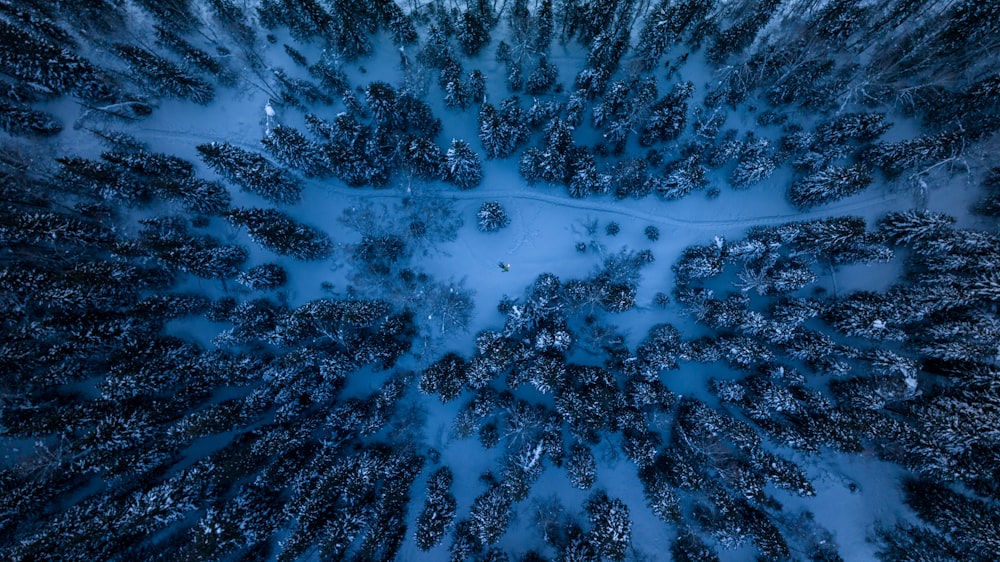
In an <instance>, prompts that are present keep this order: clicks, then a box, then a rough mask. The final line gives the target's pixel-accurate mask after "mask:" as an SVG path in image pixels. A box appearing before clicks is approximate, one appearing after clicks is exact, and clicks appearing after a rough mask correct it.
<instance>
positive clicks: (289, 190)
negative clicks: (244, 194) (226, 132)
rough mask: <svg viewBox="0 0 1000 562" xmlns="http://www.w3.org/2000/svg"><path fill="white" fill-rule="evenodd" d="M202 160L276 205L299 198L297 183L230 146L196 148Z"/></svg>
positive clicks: (254, 155) (261, 159) (257, 156)
mask: <svg viewBox="0 0 1000 562" xmlns="http://www.w3.org/2000/svg"><path fill="white" fill-rule="evenodd" d="M196 148H197V149H198V153H199V154H200V156H201V158H202V160H204V161H205V163H206V164H208V165H209V166H210V167H211V168H212V169H213V170H215V171H216V172H218V173H219V175H221V176H222V177H224V178H226V179H227V180H229V181H231V182H233V183H235V184H236V185H238V186H240V187H241V188H243V189H245V190H247V191H249V192H251V193H256V194H257V195H260V196H261V197H264V198H265V199H267V200H269V201H273V202H275V203H295V202H297V201H298V200H299V198H300V197H301V191H302V188H301V186H300V185H299V182H298V180H296V179H295V178H294V177H292V176H290V175H288V173H287V172H285V171H284V170H282V169H281V168H278V167H277V166H275V165H274V164H272V163H271V162H269V161H268V160H267V159H266V158H264V157H263V156H261V155H260V154H257V153H255V152H249V151H247V150H243V149H242V148H239V147H236V146H233V145H231V144H229V143H216V142H212V143H208V144H200V145H198V146H197V147H196Z"/></svg>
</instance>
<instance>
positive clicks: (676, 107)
mask: <svg viewBox="0 0 1000 562" xmlns="http://www.w3.org/2000/svg"><path fill="white" fill-rule="evenodd" d="M693 92H694V84H692V83H691V82H683V83H678V84H675V85H674V87H673V89H672V90H671V92H670V93H669V94H668V95H666V96H664V97H662V98H660V99H659V100H657V101H656V103H654V104H653V105H652V106H651V107H650V110H651V112H650V115H649V117H648V118H647V120H646V122H645V124H644V125H643V126H642V130H641V131H640V132H639V144H640V145H641V146H652V145H653V144H655V143H658V142H662V141H670V140H674V139H676V138H677V137H679V136H680V134H681V132H682V131H683V130H684V127H685V125H686V124H687V110H688V104H687V100H688V99H690V97H691V94H692V93H693Z"/></svg>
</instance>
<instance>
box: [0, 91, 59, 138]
mask: <svg viewBox="0 0 1000 562" xmlns="http://www.w3.org/2000/svg"><path fill="white" fill-rule="evenodd" d="M0 130H3V131H6V132H8V133H10V134H12V135H38V136H43V137H48V136H52V135H55V134H57V133H58V132H59V131H62V123H60V122H59V121H58V120H57V119H56V118H55V117H54V116H52V115H50V114H48V113H45V112H44V111H38V110H36V109H32V108H30V107H28V106H25V105H21V104H18V103H12V102H10V101H7V100H3V99H0Z"/></svg>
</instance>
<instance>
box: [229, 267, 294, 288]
mask: <svg viewBox="0 0 1000 562" xmlns="http://www.w3.org/2000/svg"><path fill="white" fill-rule="evenodd" d="M236 281H238V282H239V283H240V284H242V285H245V286H246V287H247V288H248V289H250V290H252V291H269V290H271V289H277V288H278V287H281V286H282V285H284V284H285V282H286V281H288V272H287V271H285V268H283V267H281V266H280V265H278V264H276V263H265V264H262V265H258V266H255V267H252V268H250V269H249V270H247V271H245V272H243V273H240V274H239V275H238V276H237V277H236Z"/></svg>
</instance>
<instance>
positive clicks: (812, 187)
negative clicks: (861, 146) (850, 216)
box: [788, 165, 872, 209]
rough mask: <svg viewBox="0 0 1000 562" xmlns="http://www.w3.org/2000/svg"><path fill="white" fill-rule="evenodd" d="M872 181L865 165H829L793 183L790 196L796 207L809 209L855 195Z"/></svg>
mask: <svg viewBox="0 0 1000 562" xmlns="http://www.w3.org/2000/svg"><path fill="white" fill-rule="evenodd" d="M871 182H872V176H871V174H870V173H869V172H868V170H867V169H866V168H865V167H864V166H861V165H854V166H827V167H825V168H823V169H821V170H819V171H817V172H815V173H812V174H810V175H808V176H806V177H805V178H802V179H800V180H798V181H796V182H795V183H793V184H792V185H791V187H789V189H788V198H789V199H791V201H792V204H794V205H795V206H796V207H798V208H800V209H807V208H809V207H813V206H815V205H823V204H826V203H831V202H833V201H837V200H838V199H842V198H844V197H847V196H850V195H854V194H855V193H858V192H859V191H862V190H864V189H865V188H866V187H868V186H869V185H870V184H871Z"/></svg>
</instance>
